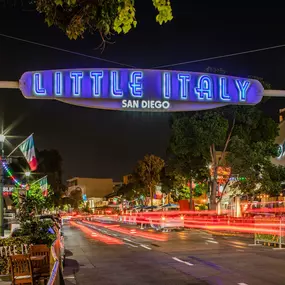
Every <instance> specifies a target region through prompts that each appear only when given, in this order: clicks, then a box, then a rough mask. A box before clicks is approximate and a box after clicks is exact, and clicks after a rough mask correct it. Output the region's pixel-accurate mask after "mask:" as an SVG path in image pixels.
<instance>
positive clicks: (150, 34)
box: [0, 0, 285, 180]
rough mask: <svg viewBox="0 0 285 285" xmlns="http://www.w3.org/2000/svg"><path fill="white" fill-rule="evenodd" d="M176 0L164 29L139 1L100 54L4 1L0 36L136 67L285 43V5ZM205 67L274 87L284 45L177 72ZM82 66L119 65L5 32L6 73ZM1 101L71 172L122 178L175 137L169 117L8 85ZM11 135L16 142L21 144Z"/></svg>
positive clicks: (9, 118) (284, 66) (92, 42)
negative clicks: (132, 17)
mask: <svg viewBox="0 0 285 285" xmlns="http://www.w3.org/2000/svg"><path fill="white" fill-rule="evenodd" d="M250 2H253V3H250ZM1 3H2V2H1V1H0V5H1ZM172 3H173V14H174V20H173V21H172V22H171V23H168V24H166V25H163V26H160V25H159V24H157V23H156V22H155V11H154V9H153V7H152V1H151V0H136V7H137V20H138V27H137V28H136V29H135V30H133V31H131V32H130V33H129V34H127V35H125V36H117V37H114V39H113V40H114V41H115V43H114V44H112V45H108V46H107V47H106V49H105V51H104V52H103V54H101V53H100V51H99V50H96V47H97V46H98V45H99V44H100V37H99V36H97V35H86V37H85V38H84V39H82V40H78V41H70V40H68V39H67V37H66V36H65V35H64V34H63V33H62V32H61V31H60V30H58V29H56V28H48V27H47V26H46V24H45V23H44V21H43V18H42V16H41V15H39V14H37V13H36V12H34V11H24V12H23V11H20V9H19V8H15V9H11V8H9V9H4V8H3V6H0V7H1V8H0V27H1V28H0V33H3V34H7V35H9V36H13V37H19V38H23V39H25V40H30V41H34V42H39V43H42V44H46V45H50V46H55V47H59V48H63V49H68V50H72V51H76V52H81V53H85V54H88V55H92V56H97V57H103V58H106V59H110V60H114V61H119V62H122V63H126V64H130V65H134V66H136V67H139V68H151V67H154V66H158V65H164V64H171V63H176V62H183V61H190V60H196V59H200V58H207V57H211V56H218V55H223V54H229V53H235V52H240V51H245V50H250V49H258V48H264V47H269V46H274V45H281V44H285V24H284V14H283V13H284V9H283V6H282V5H281V4H278V5H277V4H274V3H273V2H264V4H262V1H258V2H256V1H236V2H235V4H231V5H229V1H227V2H224V1H189V0H179V1H178V0H172ZM233 3H234V2H233ZM269 3H272V4H271V5H270V4H269ZM257 4H258V5H257ZM279 6H280V7H279ZM207 66H214V67H222V68H224V69H225V70H227V71H228V73H229V74H232V75H239V76H248V75H256V76H260V77H263V78H264V79H265V80H267V81H269V82H270V83H271V84H272V88H273V89H284V88H285V80H284V78H285V48H280V49H275V50H270V51H265V52H259V53H255V54H248V55H242V56H237V57H231V58H224V59H219V60H213V61H208V62H202V63H196V64H188V65H181V66H176V67H175V69H181V70H191V71H203V70H204V69H205V68H206V67H207ZM76 67H80V68H84V67H93V68H96V67H118V66H115V65H113V64H106V63H104V62H102V61H98V60H95V59H94V60H93V59H90V58H85V57H80V56H76V55H71V54H68V53H65V52H61V51H56V50H53V49H50V48H44V47H39V46H36V45H32V44H28V43H23V42H20V41H16V40H12V39H7V38H4V37H0V80H18V79H19V78H20V76H21V74H22V73H24V72H25V71H32V70H42V69H57V68H76ZM0 104H1V106H0V107H1V108H3V109H4V110H5V121H6V125H9V124H10V123H12V122H14V121H20V123H19V124H18V125H17V127H15V128H14V129H13V131H11V134H17V135H24V136H25V135H29V134H30V133H35V144H36V147H37V148H39V149H44V148H48V149H49V148H55V149H58V150H59V152H60V153H61V155H62V157H63V160H64V164H63V168H64V173H65V177H72V176H81V177H82V176H84V177H112V178H114V179H115V180H121V177H122V175H124V174H127V173H129V172H130V171H131V170H132V169H133V167H134V165H135V163H136V161H137V160H138V159H140V158H142V157H143V156H144V154H146V153H153V154H156V155H159V156H162V157H163V156H164V155H165V150H166V147H167V144H168V140H169V134H170V130H169V123H168V120H169V115H168V114H148V113H133V112H131V113H125V112H119V111H101V110H95V109H87V108H81V107H74V106H70V105H67V104H63V103H59V102H54V101H44V100H42V101H37V100H27V99H24V98H23V96H22V95H21V93H20V92H19V91H15V90H3V89H2V90H1V89H0ZM281 107H285V100H282V99H278V100H277V99H275V100H270V101H269V103H268V105H267V111H268V112H269V113H271V114H274V113H276V112H277V110H278V108H281ZM11 142H12V143H13V144H14V145H17V144H18V143H19V142H20V141H17V140H13V141H11Z"/></svg>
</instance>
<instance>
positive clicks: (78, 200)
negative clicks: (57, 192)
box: [67, 189, 83, 210]
mask: <svg viewBox="0 0 285 285" xmlns="http://www.w3.org/2000/svg"><path fill="white" fill-rule="evenodd" d="M82 194H83V193H82V190H81V189H75V190H73V191H71V192H70V194H69V196H68V197H67V204H70V205H71V207H72V208H74V209H76V210H78V209H79V206H80V205H81V204H82V203H83V198H82Z"/></svg>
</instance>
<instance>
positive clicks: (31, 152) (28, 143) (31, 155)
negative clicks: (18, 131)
mask: <svg viewBox="0 0 285 285" xmlns="http://www.w3.org/2000/svg"><path fill="white" fill-rule="evenodd" d="M19 148H20V150H21V152H22V153H23V155H24V157H25V159H26V160H27V162H28V163H29V166H30V169H31V170H32V171H34V170H36V169H37V167H38V162H37V158H36V152H35V145H34V138H33V135H30V136H29V137H28V138H27V139H25V140H24V141H23V142H22V143H21V144H20V145H19Z"/></svg>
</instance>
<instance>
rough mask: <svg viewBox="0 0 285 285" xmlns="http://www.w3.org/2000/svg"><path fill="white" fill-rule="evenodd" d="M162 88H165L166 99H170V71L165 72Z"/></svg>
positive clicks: (164, 95)
mask: <svg viewBox="0 0 285 285" xmlns="http://www.w3.org/2000/svg"><path fill="white" fill-rule="evenodd" d="M162 88H163V97H164V98H165V99H170V96H171V77H170V73H169V72H164V73H163V82H162Z"/></svg>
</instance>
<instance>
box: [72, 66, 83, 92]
mask: <svg viewBox="0 0 285 285" xmlns="http://www.w3.org/2000/svg"><path fill="white" fill-rule="evenodd" d="M70 78H71V79H72V94H73V96H77V97H78V96H80V95H81V79H82V78H83V72H82V71H71V72H70Z"/></svg>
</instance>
